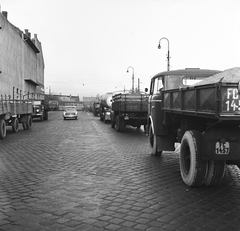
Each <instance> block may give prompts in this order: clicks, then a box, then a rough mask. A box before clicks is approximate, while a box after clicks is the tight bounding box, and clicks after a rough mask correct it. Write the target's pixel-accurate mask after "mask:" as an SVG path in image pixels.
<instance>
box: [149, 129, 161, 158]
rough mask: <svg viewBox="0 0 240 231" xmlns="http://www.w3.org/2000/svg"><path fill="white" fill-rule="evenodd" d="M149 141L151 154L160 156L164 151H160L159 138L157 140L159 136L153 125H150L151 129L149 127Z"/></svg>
mask: <svg viewBox="0 0 240 231" xmlns="http://www.w3.org/2000/svg"><path fill="white" fill-rule="evenodd" d="M149 142H150V148H151V154H152V155H154V156H160V155H161V154H162V151H158V140H157V136H156V135H155V134H154V133H153V128H152V125H150V129H149Z"/></svg>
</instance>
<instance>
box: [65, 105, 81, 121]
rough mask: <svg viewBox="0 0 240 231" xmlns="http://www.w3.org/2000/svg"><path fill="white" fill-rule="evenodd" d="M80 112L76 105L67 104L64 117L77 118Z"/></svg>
mask: <svg viewBox="0 0 240 231" xmlns="http://www.w3.org/2000/svg"><path fill="white" fill-rule="evenodd" d="M77 118H78V112H77V108H76V106H65V108H64V111H63V119H75V120H76V119H77Z"/></svg>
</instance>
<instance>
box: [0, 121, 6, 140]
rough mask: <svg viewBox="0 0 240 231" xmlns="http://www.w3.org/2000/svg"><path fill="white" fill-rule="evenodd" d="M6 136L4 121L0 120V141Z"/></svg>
mask: <svg viewBox="0 0 240 231" xmlns="http://www.w3.org/2000/svg"><path fill="white" fill-rule="evenodd" d="M6 135H7V127H6V122H5V120H4V119H0V139H4V138H5V137H6Z"/></svg>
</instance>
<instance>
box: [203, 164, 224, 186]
mask: <svg viewBox="0 0 240 231" xmlns="http://www.w3.org/2000/svg"><path fill="white" fill-rule="evenodd" d="M225 165H226V161H225V160H209V161H208V170H207V176H206V179H205V181H204V185H205V186H218V185H220V184H221V182H222V179H223V177H224V174H225Z"/></svg>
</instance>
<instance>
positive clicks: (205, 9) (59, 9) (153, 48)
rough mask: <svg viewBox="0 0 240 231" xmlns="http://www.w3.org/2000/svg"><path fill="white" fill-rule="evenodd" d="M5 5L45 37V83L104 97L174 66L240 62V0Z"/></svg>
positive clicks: (144, 83)
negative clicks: (168, 53)
mask: <svg viewBox="0 0 240 231" xmlns="http://www.w3.org/2000/svg"><path fill="white" fill-rule="evenodd" d="M0 4H1V11H7V12H8V20H9V21H10V22H11V23H12V24H14V25H15V26H17V27H19V28H20V29H21V30H24V29H29V31H30V33H31V34H32V35H33V34H37V35H38V39H39V41H40V42H41V43H42V48H43V55H44V61H45V89H46V91H47V92H49V87H50V90H51V92H53V93H55V94H60V93H61V94H71V95H79V96H80V98H81V99H82V97H83V96H96V95H97V94H100V95H102V94H105V93H107V92H112V91H117V90H122V89H123V88H124V87H125V89H131V87H132V69H131V68H130V69H129V73H127V72H126V71H127V68H128V67H129V66H132V67H133V68H134V75H135V87H136V86H137V82H138V78H139V79H140V87H141V89H144V88H145V87H148V88H149V83H150V78H151V77H152V76H153V75H155V74H156V73H159V72H161V71H165V70H167V50H168V43H167V40H164V39H163V40H161V46H162V48H161V49H158V48H157V46H158V43H159V40H160V39H161V38H162V37H166V38H168V40H169V47H170V57H171V58H170V69H171V70H173V69H181V68H186V67H198V68H205V69H217V70H225V69H228V68H232V67H237V66H238V67H239V66H240V13H239V12H240V1H239V0H21V1H20V0H1V2H0Z"/></svg>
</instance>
